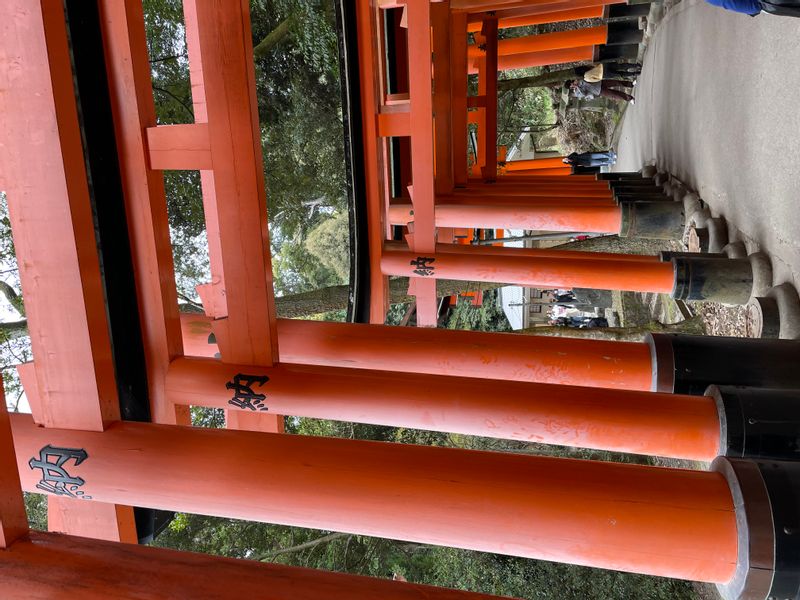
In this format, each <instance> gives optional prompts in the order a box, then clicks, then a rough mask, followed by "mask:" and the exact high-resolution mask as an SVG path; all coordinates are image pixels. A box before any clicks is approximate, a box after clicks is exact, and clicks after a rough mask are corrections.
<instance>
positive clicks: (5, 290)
mask: <svg viewBox="0 0 800 600" xmlns="http://www.w3.org/2000/svg"><path fill="white" fill-rule="evenodd" d="M0 292H2V294H3V295H4V296H5V297H6V300H8V302H9V304H11V306H13V307H14V309H15V310H16V311H17V312H18V313H19V314H20V315H21V316H23V317H24V316H25V304H24V303H23V302H22V298H20V297H19V294H17V290H15V289H14V288H13V287H11V286H10V285H9V284H7V283H6V282H5V281H2V280H0Z"/></svg>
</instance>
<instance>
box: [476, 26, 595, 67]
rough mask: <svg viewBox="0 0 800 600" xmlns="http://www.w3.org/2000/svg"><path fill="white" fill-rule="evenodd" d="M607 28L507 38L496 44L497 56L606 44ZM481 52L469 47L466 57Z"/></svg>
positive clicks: (590, 28)
mask: <svg viewBox="0 0 800 600" xmlns="http://www.w3.org/2000/svg"><path fill="white" fill-rule="evenodd" d="M607 37H608V27H607V26H606V25H601V26H598V27H585V28H583V29H571V30H568V31H558V32H555V33H540V34H537V35H529V36H523V37H515V38H507V39H503V40H500V41H499V42H498V43H497V53H498V55H499V56H509V55H513V54H526V53H530V52H545V51H548V50H561V49H564V48H580V47H583V46H596V45H600V44H605V43H606V38H607ZM480 53H481V50H480V49H479V48H478V47H477V46H474V45H473V46H470V48H469V54H468V56H469V57H470V58H472V59H473V60H474V59H475V58H477V57H478V56H479V55H480Z"/></svg>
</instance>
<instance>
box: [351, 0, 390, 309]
mask: <svg viewBox="0 0 800 600" xmlns="http://www.w3.org/2000/svg"><path fill="white" fill-rule="evenodd" d="M356 6H357V19H358V67H359V76H360V80H361V82H362V85H361V107H362V111H363V114H364V115H367V118H365V119H364V120H363V126H364V132H363V141H364V162H365V164H364V171H365V179H366V188H367V192H366V193H367V222H368V241H369V260H370V277H369V281H370V309H369V313H370V322H371V323H383V322H384V320H385V319H386V309H387V304H388V296H387V286H386V278H385V277H384V276H383V274H382V273H381V271H380V256H381V253H382V249H383V240H384V237H385V234H384V231H385V229H386V225H385V221H384V218H383V213H384V197H383V193H384V190H385V189H386V185H387V181H386V179H385V177H384V176H383V175H384V160H383V158H385V157H383V156H382V153H381V146H380V145H379V144H378V131H377V124H376V123H375V121H374V119H372V118H370V117H369V115H377V114H378V109H379V106H380V102H379V100H378V95H379V90H378V89H377V88H376V87H375V84H376V82H378V81H379V79H378V77H379V74H380V70H381V60H380V59H379V58H378V57H379V56H380V53H379V52H378V51H377V48H376V45H377V44H378V42H379V38H378V36H375V35H373V32H374V31H378V29H377V27H378V25H377V22H376V21H377V11H376V10H375V9H374V8H373V7H372V6H371V3H370V2H369V0H357V4H356ZM370 81H371V82H373V84H374V85H373V86H370V85H368V84H367V82H370Z"/></svg>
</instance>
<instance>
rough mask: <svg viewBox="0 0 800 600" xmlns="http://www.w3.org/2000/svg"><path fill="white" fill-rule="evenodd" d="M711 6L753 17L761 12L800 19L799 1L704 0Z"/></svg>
mask: <svg viewBox="0 0 800 600" xmlns="http://www.w3.org/2000/svg"><path fill="white" fill-rule="evenodd" d="M706 2H708V3H709V4H711V5H713V6H719V7H720V8H724V9H725V10H731V11H733V12H738V13H744V14H746V15H750V16H751V17H755V16H756V15H758V14H761V12H762V11H763V12H767V13H770V14H773V15H779V16H784V17H800V0H706Z"/></svg>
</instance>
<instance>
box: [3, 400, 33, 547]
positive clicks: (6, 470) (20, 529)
mask: <svg viewBox="0 0 800 600" xmlns="http://www.w3.org/2000/svg"><path fill="white" fill-rule="evenodd" d="M27 535H28V515H27V514H26V513H25V504H24V502H23V500H22V486H21V485H20V481H19V471H17V457H16V454H14V440H13V439H12V438H11V424H10V422H9V420H8V409H7V408H6V398H5V394H3V391H2V385H0V550H1V549H4V548H8V547H9V546H10V545H11V544H13V543H14V542H16V541H17V540H19V539H20V538H23V537H25V536H27ZM2 556H3V553H2V552H0V557H2ZM0 560H2V558H0Z"/></svg>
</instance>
